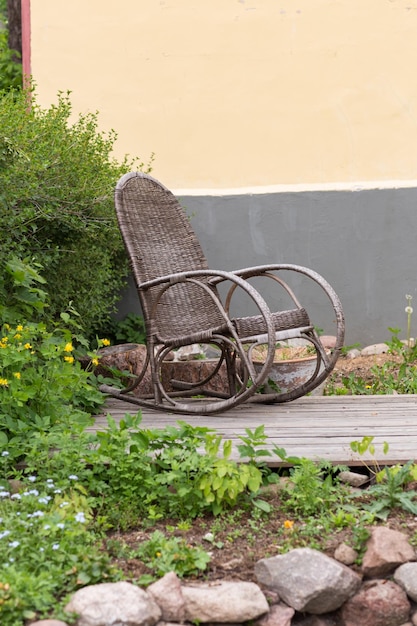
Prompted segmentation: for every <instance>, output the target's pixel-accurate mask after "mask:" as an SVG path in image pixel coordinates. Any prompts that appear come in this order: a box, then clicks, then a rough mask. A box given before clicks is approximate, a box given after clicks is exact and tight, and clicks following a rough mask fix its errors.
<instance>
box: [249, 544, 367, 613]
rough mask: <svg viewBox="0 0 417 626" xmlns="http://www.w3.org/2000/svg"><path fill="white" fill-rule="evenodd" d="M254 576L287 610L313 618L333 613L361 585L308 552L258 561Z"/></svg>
mask: <svg viewBox="0 0 417 626" xmlns="http://www.w3.org/2000/svg"><path fill="white" fill-rule="evenodd" d="M255 575H256V577H257V580H258V582H260V583H261V584H263V585H266V586H267V587H270V588H272V589H273V590H274V591H276V592H277V593H278V594H279V596H280V598H282V600H284V602H285V603H286V604H288V605H289V606H291V607H293V608H294V609H296V610H297V611H305V612H307V613H314V614H322V613H329V612H331V611H335V610H336V609H338V608H339V607H340V606H342V604H343V603H344V602H346V600H347V599H348V598H350V597H351V596H352V595H353V594H354V593H355V592H356V591H357V590H358V589H359V587H360V584H361V579H360V577H359V576H358V575H357V574H356V573H355V572H353V571H352V570H350V569H349V568H348V567H346V566H345V565H343V564H342V563H339V562H337V561H335V560H334V559H331V558H330V557H328V556H326V555H325V554H322V553H321V552H318V551H317V550H312V549H311V548H297V549H296V550H292V551H291V552H288V553H287V554H283V555H280V556H274V557H271V558H269V559H261V560H260V561H258V562H257V563H256V565H255Z"/></svg>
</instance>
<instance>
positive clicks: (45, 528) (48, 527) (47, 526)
mask: <svg viewBox="0 0 417 626" xmlns="http://www.w3.org/2000/svg"><path fill="white" fill-rule="evenodd" d="M50 528H51V526H50V525H49V524H45V526H44V527H43V529H44V530H49V529H50Z"/></svg>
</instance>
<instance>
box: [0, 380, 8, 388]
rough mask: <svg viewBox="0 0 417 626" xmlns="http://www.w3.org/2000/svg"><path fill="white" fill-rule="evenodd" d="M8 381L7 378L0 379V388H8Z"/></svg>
mask: <svg viewBox="0 0 417 626" xmlns="http://www.w3.org/2000/svg"><path fill="white" fill-rule="evenodd" d="M8 385H9V381H8V380H7V378H0V387H8Z"/></svg>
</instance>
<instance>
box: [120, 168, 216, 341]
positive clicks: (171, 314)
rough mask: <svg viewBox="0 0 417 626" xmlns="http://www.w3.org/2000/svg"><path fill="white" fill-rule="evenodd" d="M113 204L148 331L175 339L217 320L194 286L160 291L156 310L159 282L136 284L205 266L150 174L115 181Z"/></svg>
mask: <svg viewBox="0 0 417 626" xmlns="http://www.w3.org/2000/svg"><path fill="white" fill-rule="evenodd" d="M115 204H116V213H117V219H118V222H119V227H120V231H121V233H122V237H123V240H124V243H125V246H126V249H127V252H128V255H129V258H130V263H131V269H132V272H133V276H134V279H135V281H136V285H137V286H138V292H139V297H140V300H141V305H142V311H143V315H144V318H145V323H146V327H147V332H148V334H149V333H152V334H154V335H155V336H156V337H157V338H158V339H160V340H164V341H167V340H172V341H173V342H180V341H181V338H184V337H189V336H190V335H194V334H197V335H198V334H199V333H202V334H204V332H205V331H206V330H208V329H209V328H217V327H220V326H221V325H223V324H224V320H223V318H222V316H221V315H220V314H219V312H218V310H217V308H216V307H215V306H214V305H213V301H212V299H211V297H210V296H209V295H208V294H207V293H206V292H205V291H204V290H203V289H201V288H199V287H196V286H194V285H190V284H184V283H183V284H177V285H174V286H173V287H171V288H170V289H168V290H167V291H166V292H165V293H164V295H163V297H162V299H161V300H160V302H159V303H158V306H157V308H156V314H155V313H154V303H155V300H156V297H157V293H158V292H159V291H160V287H155V288H152V289H151V290H147V291H144V290H141V289H140V284H141V283H143V282H144V281H147V280H152V279H153V278H158V277H160V276H164V275H167V274H173V273H177V272H184V271H189V270H199V269H207V261H206V259H205V257H204V254H203V251H202V249H201V246H200V244H199V242H198V240H197V238H196V236H195V233H194V231H193V230H192V228H191V226H190V222H189V219H188V217H187V216H186V214H185V211H184V209H183V208H182V207H181V205H180V204H179V202H178V201H177V199H176V198H175V196H174V195H173V194H172V193H171V192H170V191H169V190H168V189H167V188H166V187H164V186H163V185H162V184H161V183H159V182H158V181H157V180H155V179H154V178H152V177H151V176H148V175H146V174H141V173H138V172H134V173H133V172H132V173H130V174H126V175H125V176H123V177H122V178H121V179H120V181H119V182H118V184H117V187H116V194H115ZM196 341H198V336H197V337H196Z"/></svg>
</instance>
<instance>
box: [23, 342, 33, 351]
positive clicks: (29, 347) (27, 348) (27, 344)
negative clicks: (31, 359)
mask: <svg viewBox="0 0 417 626" xmlns="http://www.w3.org/2000/svg"><path fill="white" fill-rule="evenodd" d="M23 347H24V348H25V349H26V350H30V349H31V347H32V346H31V344H30V343H25V345H24V346H23Z"/></svg>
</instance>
